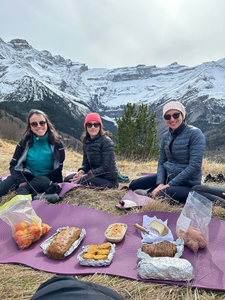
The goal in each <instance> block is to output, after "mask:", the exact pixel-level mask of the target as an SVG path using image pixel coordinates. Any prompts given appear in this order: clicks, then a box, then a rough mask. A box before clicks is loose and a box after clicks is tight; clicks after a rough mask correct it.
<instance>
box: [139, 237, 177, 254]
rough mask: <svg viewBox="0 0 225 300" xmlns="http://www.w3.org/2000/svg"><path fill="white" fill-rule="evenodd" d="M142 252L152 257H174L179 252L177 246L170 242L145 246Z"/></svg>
mask: <svg viewBox="0 0 225 300" xmlns="http://www.w3.org/2000/svg"><path fill="white" fill-rule="evenodd" d="M141 250H142V251H143V252H145V253H147V254H148V255H150V256H151V257H165V256H167V257H174V255H175V254H176V252H177V248H176V246H175V245H174V244H173V243H170V242H168V241H164V242H161V243H156V244H143V245H142V247H141Z"/></svg>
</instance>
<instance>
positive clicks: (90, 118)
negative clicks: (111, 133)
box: [84, 113, 102, 130]
mask: <svg viewBox="0 0 225 300" xmlns="http://www.w3.org/2000/svg"><path fill="white" fill-rule="evenodd" d="M90 121H96V122H98V123H99V124H100V127H101V129H102V121H101V118H100V116H99V114H97V113H92V114H87V116H86V119H85V121H84V129H85V130H86V124H87V123H88V122H90Z"/></svg>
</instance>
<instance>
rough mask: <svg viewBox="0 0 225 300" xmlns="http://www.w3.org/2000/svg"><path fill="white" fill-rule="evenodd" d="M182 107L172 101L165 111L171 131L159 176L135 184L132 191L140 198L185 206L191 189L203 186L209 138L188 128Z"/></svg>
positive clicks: (162, 151) (163, 149) (165, 136)
mask: <svg viewBox="0 0 225 300" xmlns="http://www.w3.org/2000/svg"><path fill="white" fill-rule="evenodd" d="M186 117H187V113H186V111H185V108H184V106H183V105H182V103H180V102H178V101H170V102H168V103H166V104H165V105H164V107H163V118H164V120H165V122H166V124H167V126H168V129H169V130H168V131H167V132H165V133H164V134H163V137H162V140H161V146H160V155H159V160H158V169H157V174H153V175H148V176H145V177H141V178H139V179H136V180H133V181H132V182H131V184H130V186H129V188H130V189H131V190H133V191H135V192H137V193H138V194H143V195H150V196H152V197H156V196H157V197H161V198H165V197H167V198H168V199H173V200H176V201H178V202H180V203H184V202H185V201H186V199H187V196H188V193H189V192H190V191H191V188H192V187H193V186H194V185H196V184H201V178H202V159H203V153H204V149H205V136H204V135H203V133H202V131H201V130H200V129H198V128H196V127H193V126H190V125H187V124H186Z"/></svg>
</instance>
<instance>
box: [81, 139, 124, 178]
mask: <svg viewBox="0 0 225 300" xmlns="http://www.w3.org/2000/svg"><path fill="white" fill-rule="evenodd" d="M79 170H84V172H85V173H87V174H88V175H92V176H98V177H102V178H105V179H107V180H113V181H115V180H117V179H118V169H117V166H116V161H115V154H114V144H113V141H112V140H111V139H110V137H108V136H101V135H100V134H98V135H97V136H96V137H94V138H93V139H91V138H90V137H89V136H87V138H86V143H85V144H84V145H83V163H82V167H81V168H80V169H79ZM79 170H78V171H79Z"/></svg>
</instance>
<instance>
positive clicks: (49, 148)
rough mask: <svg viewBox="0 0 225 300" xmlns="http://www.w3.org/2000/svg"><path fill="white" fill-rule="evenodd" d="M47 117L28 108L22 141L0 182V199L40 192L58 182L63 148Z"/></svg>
mask: <svg viewBox="0 0 225 300" xmlns="http://www.w3.org/2000/svg"><path fill="white" fill-rule="evenodd" d="M61 140H62V139H61V136H60V135H59V134H58V133H57V132H56V130H55V128H54V126H53V125H52V123H51V122H50V121H49V119H48V116H47V115H46V114H45V113H44V112H43V111H41V110H37V109H32V110H31V111H30V112H29V114H28V119H27V127H26V131H25V133H24V138H23V139H22V140H21V141H20V142H19V144H18V145H17V147H16V150H15V152H14V154H13V158H12V160H11V162H10V174H11V175H10V176H8V177H7V178H6V179H5V180H3V181H2V182H0V197H1V196H4V195H6V194H7V193H8V192H9V191H11V190H16V193H17V194H32V193H34V194H35V195H36V194H37V193H43V192H44V189H45V188H46V187H47V186H48V185H49V184H50V182H51V181H53V182H62V168H63V161H64V159H65V151H64V145H63V143H62V141H61Z"/></svg>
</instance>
